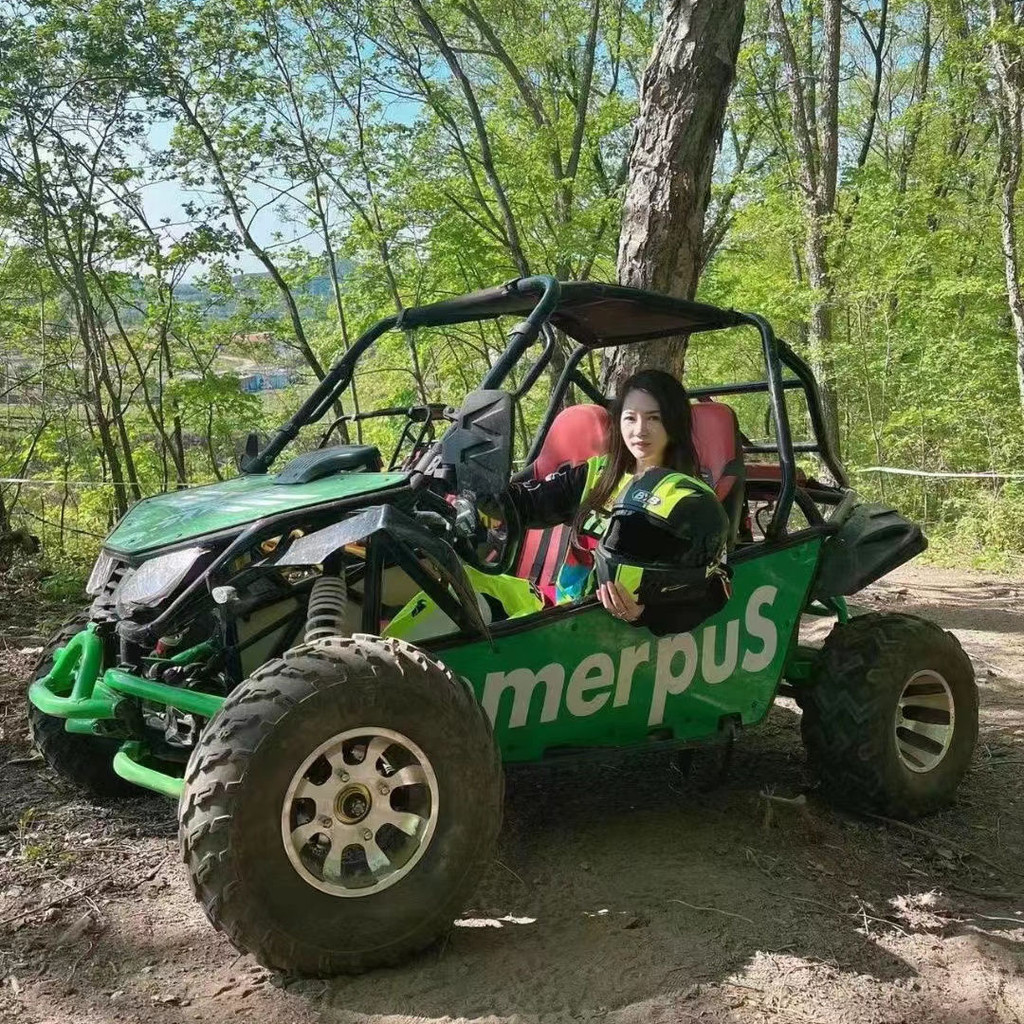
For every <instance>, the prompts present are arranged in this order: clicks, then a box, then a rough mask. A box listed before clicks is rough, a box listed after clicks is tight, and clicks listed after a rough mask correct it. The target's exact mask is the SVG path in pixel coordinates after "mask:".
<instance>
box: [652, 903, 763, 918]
mask: <svg viewBox="0 0 1024 1024" xmlns="http://www.w3.org/2000/svg"><path fill="white" fill-rule="evenodd" d="M669 903H681V904H682V905H683V906H684V907H689V908H690V909H691V910H706V911H707V912H708V913H709V914H724V915H725V916H726V917H736V918H739V920H741V921H746V922H747V924H754V922H753V921H751V920H750V918H749V917H744V916H743V915H742V914H734V913H733V912H732V911H731V910H719V909H718V907H698V906H697V905H696V904H695V903H687V902H686V900H677V899H670V900H669Z"/></svg>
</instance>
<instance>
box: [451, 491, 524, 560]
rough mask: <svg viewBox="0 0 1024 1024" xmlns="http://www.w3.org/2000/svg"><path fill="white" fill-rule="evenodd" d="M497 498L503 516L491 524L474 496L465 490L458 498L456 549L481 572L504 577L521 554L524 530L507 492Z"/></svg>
mask: <svg viewBox="0 0 1024 1024" xmlns="http://www.w3.org/2000/svg"><path fill="white" fill-rule="evenodd" d="M494 500H495V501H496V503H497V505H498V508H499V513H500V518H499V519H497V520H494V519H491V521H490V523H488V522H485V521H484V519H483V518H482V517H481V515H480V511H479V509H478V508H477V503H476V497H475V495H472V494H468V493H463V494H460V495H458V496H457V497H456V498H455V500H454V501H453V503H452V507H453V508H454V509H455V525H454V530H453V532H454V536H455V550H456V551H457V552H458V554H459V557H460V558H461V559H462V560H463V561H464V562H467V563H468V564H469V565H471V566H472V567H473V568H474V569H476V570H477V571H478V572H482V573H486V574H487V575H488V576H504V575H506V574H507V573H509V572H511V571H512V569H513V568H514V567H515V564H516V559H517V558H518V557H519V547H520V543H521V539H522V530H521V529H520V522H519V513H518V512H517V511H516V507H515V505H513V504H512V501H511V500H510V499H509V497H508V495H507V494H500V495H497V496H496V497H495V499H494ZM492 524H494V525H492Z"/></svg>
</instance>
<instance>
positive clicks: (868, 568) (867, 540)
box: [811, 502, 928, 601]
mask: <svg viewBox="0 0 1024 1024" xmlns="http://www.w3.org/2000/svg"><path fill="white" fill-rule="evenodd" d="M927 547H928V540H927V538H926V537H925V535H924V533H923V532H922V530H921V527H920V526H918V525H917V523H912V522H911V521H910V520H909V519H904V518H903V516H901V515H900V514H899V513H898V512H897V511H896V510H895V509H892V508H890V507H889V506H888V505H883V504H881V503H880V502H865V503H864V504H862V505H856V506H854V508H853V510H852V511H851V512H850V514H849V516H847V518H846V519H845V521H844V522H843V523H842V525H841V526H840V527H839V529H838V530H837V531H836V532H835V533H834V534H832V535H831V536H830V537H829V538H828V539H827V540H826V541H825V544H824V546H823V547H822V550H821V560H820V561H819V563H818V576H817V579H816V580H815V581H814V588H813V589H812V591H811V599H812V600H815V601H823V600H827V599H828V598H830V597H840V596H849V595H850V594H856V593H857V591H858V590H862V589H863V588H864V587H866V586H867V585H868V584H869V583H874V581H875V580H877V579H880V578H881V577H882V576H884V575H885V574H886V573H887V572H891V571H892V570H893V569H895V568H896V567H897V566H898V565H902V564H903V563H904V562H908V561H910V559H911V558H914V557H915V556H916V555H919V554H921V552H922V551H924V550H925V548H927Z"/></svg>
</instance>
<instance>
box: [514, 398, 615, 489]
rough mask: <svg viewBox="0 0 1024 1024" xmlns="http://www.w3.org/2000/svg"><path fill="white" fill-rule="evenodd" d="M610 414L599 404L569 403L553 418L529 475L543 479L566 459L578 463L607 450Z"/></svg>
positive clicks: (573, 463) (563, 463)
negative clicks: (531, 472) (531, 473)
mask: <svg viewBox="0 0 1024 1024" xmlns="http://www.w3.org/2000/svg"><path fill="white" fill-rule="evenodd" d="M610 427H611V417H610V416H609V415H608V410H607V409H604V408H602V407H601V406H600V405H570V406H569V407H568V408H567V409H563V410H562V411H561V412H560V413H559V414H558V415H557V416H556V417H555V421H554V423H552V424H551V429H550V430H548V436H547V437H546V438H545V439H544V446H543V447H542V448H541V450H540V454H539V455H538V456H537V458H536V459H535V460H534V463H533V478H534V479H535V480H543V479H544V478H545V477H546V476H548V475H550V474H551V473H554V472H555V470H556V469H558V467H559V466H564V465H565V464H566V463H567V462H568V463H571V464H572V465H574V466H575V465H578V464H579V463H581V462H586V461H587V459H589V458H591V457H592V456H594V455H604V454H605V453H606V452H607V451H608V441H609V429H610Z"/></svg>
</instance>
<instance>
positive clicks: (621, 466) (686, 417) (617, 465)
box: [571, 370, 699, 550]
mask: <svg viewBox="0 0 1024 1024" xmlns="http://www.w3.org/2000/svg"><path fill="white" fill-rule="evenodd" d="M630 391H645V392H646V393H647V394H649V395H650V396H651V397H652V398H653V399H654V400H655V401H656V402H657V403H658V409H659V410H660V412H661V422H662V424H663V425H664V427H665V432H666V433H667V434H668V445H667V446H666V448H665V465H666V466H667V467H668V468H669V469H674V470H676V471H677V472H680V473H686V474H687V475H688V476H696V475H697V473H698V472H699V465H698V462H697V452H696V450H695V449H694V447H693V419H692V417H691V415H690V396H689V395H688V394H687V393H686V388H684V387H683V385H682V384H680V383H679V381H678V380H676V378H675V377H673V376H672V375H671V374H670V373H665V371H664V370H641V371H640V372H639V373H634V374H633V376H632V377H630V378H629V380H627V381H626V382H625V383H624V384H623V385H622V386H621V387H620V388H619V392H618V394H617V395H616V397H615V401H614V402H612V404H611V408H610V409H609V410H608V412H609V413H610V415H611V420H612V422H611V427H610V434H611V436H610V438H609V441H610V449H609V453H608V461H607V462H606V463H605V467H604V469H603V470H602V471H601V475H600V476H599V477H598V478H597V483H596V484H595V485H594V487H593V489H592V490H591V492H590V494H588V495H587V496H586V498H585V499H584V501H583V502H582V503H581V504H580V508H579V510H578V511H577V513H576V515H575V517H574V518H573V521H572V534H571V539H572V546H573V547H574V548H576V549H577V550H580V543H579V538H580V530H581V529H582V527H583V524H584V522H586V519H587V517H588V516H589V515H590V513H591V512H593V511H594V510H595V509H599V508H604V506H605V504H606V503H607V501H608V499H609V498H610V497H611V496H612V491H614V490H615V487H616V485H617V484H618V482H619V481H620V480H621V479H622V477H623V474H625V473H632V472H633V471H634V470H635V469H636V459H635V458H634V457H633V455H632V454H631V453H630V450H629V449H628V448H627V447H626V442H625V441H623V439H622V426H621V419H622V407H623V405H624V404H625V401H626V395H628V394H629V393H630Z"/></svg>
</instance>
